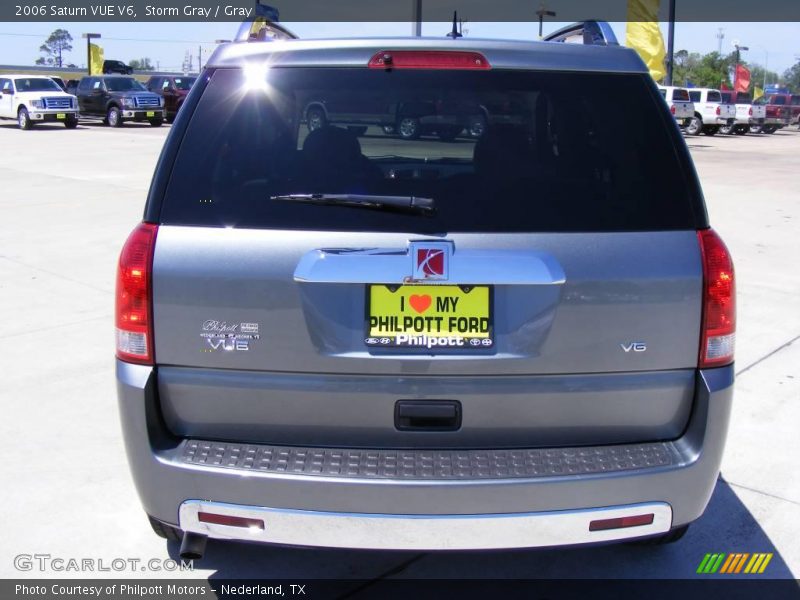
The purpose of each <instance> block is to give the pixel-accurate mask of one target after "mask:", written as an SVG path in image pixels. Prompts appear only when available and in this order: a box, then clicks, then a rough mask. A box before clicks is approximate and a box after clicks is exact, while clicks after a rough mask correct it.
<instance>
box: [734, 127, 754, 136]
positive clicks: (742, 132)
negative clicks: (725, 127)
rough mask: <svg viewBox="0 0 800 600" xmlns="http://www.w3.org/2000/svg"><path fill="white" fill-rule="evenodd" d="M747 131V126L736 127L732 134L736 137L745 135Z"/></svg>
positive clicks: (748, 129)
mask: <svg viewBox="0 0 800 600" xmlns="http://www.w3.org/2000/svg"><path fill="white" fill-rule="evenodd" d="M748 131H750V128H749V127H748V126H747V125H737V126H736V127H735V128H734V130H733V133H735V134H736V135H747V132H748Z"/></svg>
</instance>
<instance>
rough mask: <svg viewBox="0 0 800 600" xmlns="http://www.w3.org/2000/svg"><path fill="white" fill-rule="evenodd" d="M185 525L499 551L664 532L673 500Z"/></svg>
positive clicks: (193, 513) (268, 538)
mask: <svg viewBox="0 0 800 600" xmlns="http://www.w3.org/2000/svg"><path fill="white" fill-rule="evenodd" d="M199 512H212V513H215V514H221V515H230V516H236V517H244V518H248V519H261V520H263V521H264V529H260V528H256V527H253V528H249V529H246V528H241V527H231V526H228V525H216V524H212V523H203V522H201V521H200V520H199V517H198V513H199ZM648 513H653V515H654V518H653V523H652V524H650V525H640V526H637V527H628V528H624V529H607V530H602V531H589V522H590V521H593V520H597V519H614V518H618V517H625V516H636V515H642V514H648ZM179 519H180V520H179V524H180V528H181V529H182V530H183V531H190V532H192V533H198V534H201V535H206V536H208V537H210V538H214V539H221V540H242V541H253V542H266V543H274V544H288V545H294V546H320V547H329V548H360V549H375V550H377V549H380V550H491V549H501V548H536V547H542V546H564V545H573V544H586V543H592V542H608V541H612V540H622V539H629V538H637V537H643V536H648V535H657V534H660V533H665V532H667V531H669V529H670V527H671V526H672V508H671V507H670V505H669V504H667V503H665V502H649V503H642V504H631V505H625V506H611V507H604V508H588V509H579V510H563V511H550V512H538V513H512V514H484V515H448V514H442V515H393V514H363V513H332V512H318V511H308V510H292V509H282V508H267V507H259V506H242V505H236V504H227V503H222V502H210V501H203V500H186V501H185V502H183V504H181V507H180V510H179Z"/></svg>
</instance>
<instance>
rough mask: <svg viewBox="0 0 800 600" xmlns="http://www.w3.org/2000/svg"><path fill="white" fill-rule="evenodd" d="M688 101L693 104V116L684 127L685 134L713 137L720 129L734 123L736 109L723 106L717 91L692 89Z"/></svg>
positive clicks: (731, 105)
mask: <svg viewBox="0 0 800 600" xmlns="http://www.w3.org/2000/svg"><path fill="white" fill-rule="evenodd" d="M689 99H690V100H691V101H692V102H694V116H693V117H692V118H691V119H690V120H689V124H688V125H687V126H686V133H689V134H691V135H699V134H700V133H705V134H706V135H715V134H716V133H717V132H718V131H719V130H720V127H723V126H725V125H733V124H734V123H735V122H736V107H735V106H734V105H733V104H725V103H724V102H723V101H722V94H721V93H720V91H719V90H712V89H710V88H692V89H690V90H689Z"/></svg>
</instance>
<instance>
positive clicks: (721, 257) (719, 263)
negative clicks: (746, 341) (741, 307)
mask: <svg viewBox="0 0 800 600" xmlns="http://www.w3.org/2000/svg"><path fill="white" fill-rule="evenodd" d="M697 237H698V240H699V243H700V252H701V254H702V257H703V329H702V335H701V337H700V359H699V361H698V366H699V367H700V368H701V369H703V368H707V367H719V366H722V365H727V364H730V363H732V362H733V349H734V343H735V341H736V282H735V276H734V272H733V260H732V259H731V255H730V252H728V249H727V248H726V247H725V243H724V242H723V241H722V239H721V238H720V237H719V236H718V235H717V233H716V232H715V231H714V230H713V229H705V230H703V231H698V232H697Z"/></svg>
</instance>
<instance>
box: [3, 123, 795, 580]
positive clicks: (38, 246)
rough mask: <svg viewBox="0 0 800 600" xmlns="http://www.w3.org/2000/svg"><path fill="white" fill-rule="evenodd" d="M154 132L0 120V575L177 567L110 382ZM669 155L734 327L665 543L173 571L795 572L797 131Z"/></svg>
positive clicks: (212, 552) (458, 574) (231, 547)
mask: <svg viewBox="0 0 800 600" xmlns="http://www.w3.org/2000/svg"><path fill="white" fill-rule="evenodd" d="M168 132H169V127H168V126H164V127H161V128H157V129H156V128H151V127H150V126H149V125H147V124H145V125H134V124H128V125H126V126H125V127H124V128H123V129H121V130H112V129H110V128H107V127H103V126H101V125H81V126H80V127H79V128H78V129H77V130H67V129H65V128H63V127H59V126H57V125H55V126H40V127H37V128H36V129H34V130H33V131H29V132H23V131H19V130H17V129H16V127H15V124H14V123H13V122H11V121H4V122H0V148H2V158H0V182H1V186H0V187H2V193H0V207H2V212H3V214H4V215H5V217H4V219H3V224H2V226H0V311H1V312H2V315H3V318H2V319H0V340H1V341H2V350H0V364H2V365H3V369H2V371H3V376H2V386H1V387H0V398H2V407H3V409H4V410H3V418H2V419H0V435H1V436H2V440H3V446H4V458H5V460H3V461H2V462H1V463H0V480H1V481H3V483H4V484H3V486H2V490H3V491H2V504H0V506H1V507H2V512H3V516H4V519H3V520H4V526H3V543H2V544H0V577H7V578H13V577H61V576H70V577H82V576H83V577H86V576H89V577H94V576H120V575H122V576H142V577H159V576H161V577H163V576H165V575H166V573H164V572H163V571H162V572H153V571H141V570H136V571H123V572H96V573H85V572H84V573H81V572H57V571H53V570H49V571H45V572H44V573H43V572H40V571H38V570H34V571H26V572H21V571H19V570H17V569H16V568H15V561H14V557H15V556H16V555H19V554H37V553H38V554H49V555H51V556H52V557H60V558H64V559H69V558H77V559H79V560H80V559H83V558H95V559H101V558H105V559H108V560H109V561H110V560H111V559H112V558H115V557H119V558H125V559H127V558H138V559H140V560H142V561H143V562H146V561H149V560H150V559H152V558H156V559H164V558H169V557H172V558H177V557H178V547H177V545H176V544H175V543H167V542H165V541H164V540H162V539H160V538H158V537H156V536H155V535H154V534H153V533H152V532H151V530H150V527H149V525H148V524H147V521H146V518H145V516H144V513H143V512H142V510H141V508H140V505H139V501H138V498H137V497H136V492H135V490H134V488H133V484H132V482H131V479H130V475H129V472H128V467H127V463H126V459H125V454H124V449H123V445H122V441H121V439H120V428H119V424H118V418H117V407H116V395H115V387H114V375H113V366H114V360H113V356H114V342H113V320H112V317H113V300H114V273H115V263H116V259H117V256H118V252H119V249H120V247H121V245H122V243H123V241H124V240H125V238H126V236H127V234H128V233H129V231H130V230H131V228H132V227H133V225H134V224H135V223H136V222H137V221H138V220H139V219H140V218H141V214H142V209H143V206H144V200H145V196H146V193H147V189H148V185H149V183H150V178H151V176H152V173H153V168H154V166H155V164H156V160H157V158H158V153H159V150H160V148H161V145H162V143H163V140H164V138H165V137H166V135H167V134H168ZM687 141H688V143H689V145H690V147H691V151H692V155H693V156H694V159H695V162H696V166H697V169H698V171H699V174H700V177H701V181H702V183H703V187H704V191H705V195H706V200H707V203H708V208H709V213H710V216H711V221H712V223H713V224H714V226H715V227H716V228H717V230H718V231H720V233H721V234H722V236H723V238H724V239H725V240H726V242H727V243H728V245H729V247H730V249H731V251H732V252H733V255H734V259H735V261H736V269H737V283H738V292H739V296H738V298H739V316H738V318H739V326H738V340H737V369H736V370H737V373H738V381H737V384H736V397H735V404H734V414H733V419H732V422H731V429H730V435H729V438H728V446H727V450H726V456H725V460H724V463H723V468H722V475H721V478H720V480H719V483H718V485H717V489H716V492H715V494H714V496H713V498H712V500H711V504H710V505H709V507H708V509H707V511H706V514H705V515H704V516H703V517H702V518H701V519H700V520H699V521H698V522H697V523H695V524H694V525H693V527H692V528H691V529H690V531H689V533H688V534H687V536H686V537H685V538H684V539H683V540H682V541H681V542H679V543H677V544H673V545H671V546H666V547H642V546H632V545H615V546H603V547H591V548H572V549H550V550H532V551H514V552H467V553H447V554H430V553H410V552H404V553H396V552H355V551H339V550H315V549H286V548H271V547H262V546H248V545H245V544H222V543H219V542H214V541H212V542H210V543H209V547H208V551H207V553H206V556H205V558H204V559H203V560H202V561H198V562H197V563H196V565H195V569H194V571H193V572H191V573H189V572H186V573H183V574H181V575H182V576H187V577H203V578H207V577H214V578H227V577H231V578H233V577H267V578H268V577H276V578H278V577H279V578H289V579H291V578H358V579H374V578H381V577H422V578H425V577H437V578H469V577H508V578H571V577H577V578H623V577H630V578H639V577H641V578H688V577H692V576H694V572H695V569H696V568H697V565H698V564H699V562H700V560H701V559H702V558H703V556H704V555H705V553H707V552H726V553H727V552H749V553H752V552H773V553H775V556H774V558H773V559H772V561H771V563H770V565H769V568H768V570H767V572H766V574H767V575H769V576H771V577H776V578H777V577H780V578H791V577H794V578H797V577H800V545H798V543H797V540H798V539H800V470H798V468H797V464H798V462H797V461H798V457H800V436H798V435H797V427H798V423H800V342H799V341H798V340H800V310H798V308H800V268H798V266H797V261H798V258H800V178H799V177H800V132H798V131H797V128H795V127H792V128H791V129H789V130H782V131H779V132H778V133H776V134H774V135H761V136H752V135H748V136H745V137H744V138H742V137H739V136H719V135H718V136H715V137H706V136H700V137H692V138H688V140H687ZM664 176H665V177H669V176H670V174H669V173H664ZM655 185H657V183H655Z"/></svg>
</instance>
